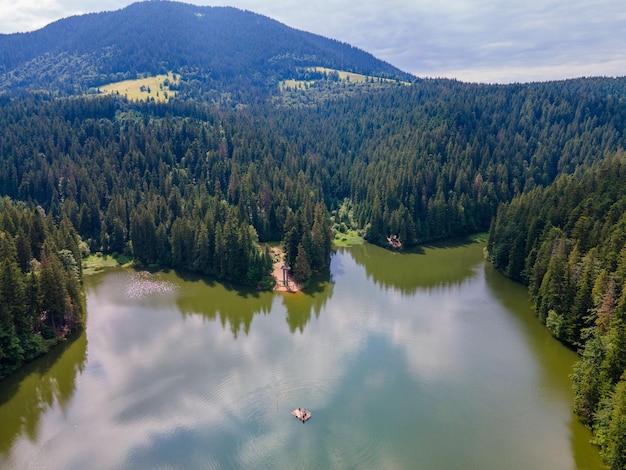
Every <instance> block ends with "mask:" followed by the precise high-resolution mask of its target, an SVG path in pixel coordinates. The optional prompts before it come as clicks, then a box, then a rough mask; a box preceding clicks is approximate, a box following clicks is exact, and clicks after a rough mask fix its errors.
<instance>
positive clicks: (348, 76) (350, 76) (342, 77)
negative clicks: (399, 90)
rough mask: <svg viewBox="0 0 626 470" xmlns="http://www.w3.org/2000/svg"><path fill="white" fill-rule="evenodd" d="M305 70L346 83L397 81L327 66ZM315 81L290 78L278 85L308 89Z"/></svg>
mask: <svg viewBox="0 0 626 470" xmlns="http://www.w3.org/2000/svg"><path fill="white" fill-rule="evenodd" d="M305 70H307V71H310V72H318V73H325V74H326V75H328V76H329V77H332V76H333V75H335V77H336V79H338V80H337V81H339V82H344V83H346V82H347V83H356V84H363V83H396V82H397V80H391V79H389V78H381V77H375V76H372V75H362V74H360V73H353V72H346V71H343V70H336V69H329V68H327V67H307V68H306V69H305ZM315 82H316V80H295V79H289V80H282V81H281V82H280V83H279V84H278V87H279V89H280V90H281V91H285V90H298V89H306V88H308V87H310V86H311V85H313V84H314V83H315ZM401 83H403V84H404V85H410V83H408V82H401Z"/></svg>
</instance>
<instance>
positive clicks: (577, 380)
mask: <svg viewBox="0 0 626 470" xmlns="http://www.w3.org/2000/svg"><path fill="white" fill-rule="evenodd" d="M624 181H626V160H625V159H624V156H623V154H621V153H619V154H618V155H617V156H615V157H613V158H608V159H606V160H605V161H603V162H601V163H599V164H597V165H595V166H593V167H592V168H590V169H588V170H587V171H584V172H581V173H580V174H579V175H577V176H576V177H574V176H563V177H560V178H558V179H557V181H556V182H555V183H554V184H553V185H551V186H549V187H547V188H545V189H537V190H534V191H531V192H529V193H526V194H523V195H521V196H519V197H518V198H516V199H514V200H513V201H511V203H510V204H506V205H503V206H501V207H500V209H499V210H498V215H497V218H496V219H495V221H494V222H493V223H492V227H491V230H490V236H489V242H488V251H489V256H490V258H491V260H492V261H493V263H494V264H495V265H496V266H497V267H498V268H499V269H501V270H503V271H504V272H505V273H507V274H508V275H510V276H512V277H515V278H517V279H521V280H525V281H527V282H528V283H529V291H530V294H531V298H532V299H533V301H534V303H535V307H536V310H537V314H538V316H539V318H540V319H542V320H543V321H545V323H546V326H547V327H548V328H549V329H550V330H551V331H552V333H553V334H554V335H555V336H556V337H557V338H558V339H560V340H561V341H563V342H565V343H567V344H569V345H572V346H576V347H579V348H581V357H580V360H579V362H578V363H577V364H576V367H575V369H574V373H573V375H572V380H573V386H574V392H575V401H574V404H575V412H576V414H577V415H578V416H579V417H580V419H581V421H582V422H583V423H585V424H586V425H588V426H590V427H592V428H593V430H594V433H595V438H596V441H597V442H598V444H599V445H600V446H601V449H602V455H603V456H604V458H605V460H606V463H607V464H608V465H609V467H610V468H612V469H618V468H620V469H621V468H624V465H625V463H626V441H625V440H624V436H625V435H626V427H625V423H626V407H625V406H624V404H625V403H626V401H625V397H626V394H625V390H626V385H625V384H626V382H625V381H624V378H625V375H624V374H625V373H626V323H625V322H626V283H625V282H626V231H625V228H626V186H625V185H624ZM512 227H515V229H512ZM520 227H528V230H527V232H526V236H525V239H524V238H523V237H522V236H520V235H519V233H520V232H521V233H522V234H524V232H523V231H522V230H520ZM518 244H519V246H518ZM520 247H523V249H522V248H520ZM512 266H518V268H516V269H515V270H513V269H512ZM521 266H524V268H523V269H524V274H522V273H521V272H520V269H521V268H520V267H521Z"/></svg>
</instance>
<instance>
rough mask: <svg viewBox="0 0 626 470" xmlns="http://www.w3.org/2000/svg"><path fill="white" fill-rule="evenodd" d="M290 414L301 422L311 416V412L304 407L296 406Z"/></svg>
mask: <svg viewBox="0 0 626 470" xmlns="http://www.w3.org/2000/svg"><path fill="white" fill-rule="evenodd" d="M291 414H292V415H294V416H295V417H296V418H298V419H299V420H300V421H302V422H303V423H304V422H305V421H306V420H308V419H309V418H310V417H311V412H310V411H309V410H305V409H304V408H296V409H295V410H293V411H292V412H291Z"/></svg>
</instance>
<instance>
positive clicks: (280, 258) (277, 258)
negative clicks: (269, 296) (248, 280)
mask: <svg viewBox="0 0 626 470" xmlns="http://www.w3.org/2000/svg"><path fill="white" fill-rule="evenodd" d="M270 252H271V253H272V258H273V260H274V264H273V266H274V267H273V269H272V276H273V277H274V280H275V281H276V284H274V289H273V290H274V291H275V292H300V291H301V290H302V286H301V285H300V284H298V283H297V282H296V281H294V279H293V275H292V274H291V272H289V275H288V277H287V284H288V285H286V286H285V285H284V284H283V269H282V267H283V265H284V264H285V261H284V258H285V251H284V250H283V247H282V246H275V247H272V248H270Z"/></svg>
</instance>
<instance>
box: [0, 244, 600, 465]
mask: <svg viewBox="0 0 626 470" xmlns="http://www.w3.org/2000/svg"><path fill="white" fill-rule="evenodd" d="M482 249H483V245H482V244H480V243H471V242H467V243H459V244H455V245H449V246H442V247H425V248H422V249H421V250H418V251H417V252H415V253H412V254H394V253H392V252H390V251H387V250H383V249H380V248H377V247H374V246H371V245H362V246H356V247H352V248H350V249H342V250H340V251H338V252H337V253H336V254H335V256H334V257H333V260H332V266H331V277H330V279H328V280H325V281H320V282H319V283H317V284H315V285H314V286H312V288H311V290H310V291H309V292H308V293H306V294H304V293H298V294H275V293H257V292H246V291H240V290H236V289H233V288H228V287H225V286H223V285H221V284H217V283H211V282H207V281H206V280H202V279H198V278H190V277H182V276H180V275H179V274H176V273H174V272H166V273H163V272H161V273H153V274H147V273H136V272H134V271H130V270H121V269H119V270H112V271H108V272H105V273H100V274H96V275H92V276H89V277H87V278H86V280H85V282H86V291H87V307H88V318H87V328H86V331H85V332H84V333H83V334H81V335H78V336H77V337H76V338H74V339H73V340H72V341H68V342H67V344H65V345H63V346H62V347H60V348H58V349H57V350H55V351H54V352H53V353H52V354H50V355H49V356H48V357H46V358H42V359H41V360H39V361H36V362H35V363H33V364H31V365H29V366H28V367H27V368H26V369H25V370H24V371H23V372H21V373H19V374H17V375H15V376H12V377H10V378H9V379H7V380H5V381H3V382H1V383H0V468H3V469H28V468H33V469H39V468H43V469H64V470H65V469H177V468H181V469H231V468H242V469H283V468H289V469H291V468H295V469H298V468H307V469H317V468H320V469H329V468H333V469H344V468H346V469H347V468H350V469H351V468H377V469H422V468H423V469H509V470H510V469H525V470H528V469H547V468H549V469H574V468H577V469H585V468H586V469H597V468H601V461H600V458H599V456H598V451H597V449H596V448H595V447H594V446H592V445H591V444H589V439H590V438H591V435H590V434H589V432H588V431H587V430H586V429H585V428H584V427H582V426H581V425H580V424H579V423H578V421H577V420H576V418H575V417H574V415H573V414H572V412H571V408H572V400H573V397H572V392H571V384H570V381H569V378H568V375H569V374H570V373H571V371H572V366H573V364H574V362H575V361H576V355H575V354H574V353H573V352H572V351H569V350H567V349H566V348H564V347H563V346H562V345H561V344H559V343H558V342H557V341H555V340H554V339H553V338H552V337H551V336H550V334H549V333H548V332H547V330H546V329H545V328H544V327H543V326H542V325H541V324H540V323H539V322H538V320H537V319H536V318H535V317H534V316H533V313H532V311H531V309H530V305H529V303H528V300H527V294H526V290H525V288H524V287H522V286H519V285H517V284H514V283H512V282H511V281H509V280H508V279H506V278H504V277H502V276H501V275H500V274H499V273H497V272H496V271H495V270H494V269H493V268H492V267H491V266H490V265H489V264H488V263H485V262H484V260H483V254H482ZM297 407H306V408H307V409H309V410H310V411H311V412H312V418H311V419H310V420H309V421H308V422H306V423H301V422H300V421H298V420H297V419H296V418H294V417H292V416H291V415H290V412H291V411H292V410H293V409H295V408H297Z"/></svg>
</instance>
